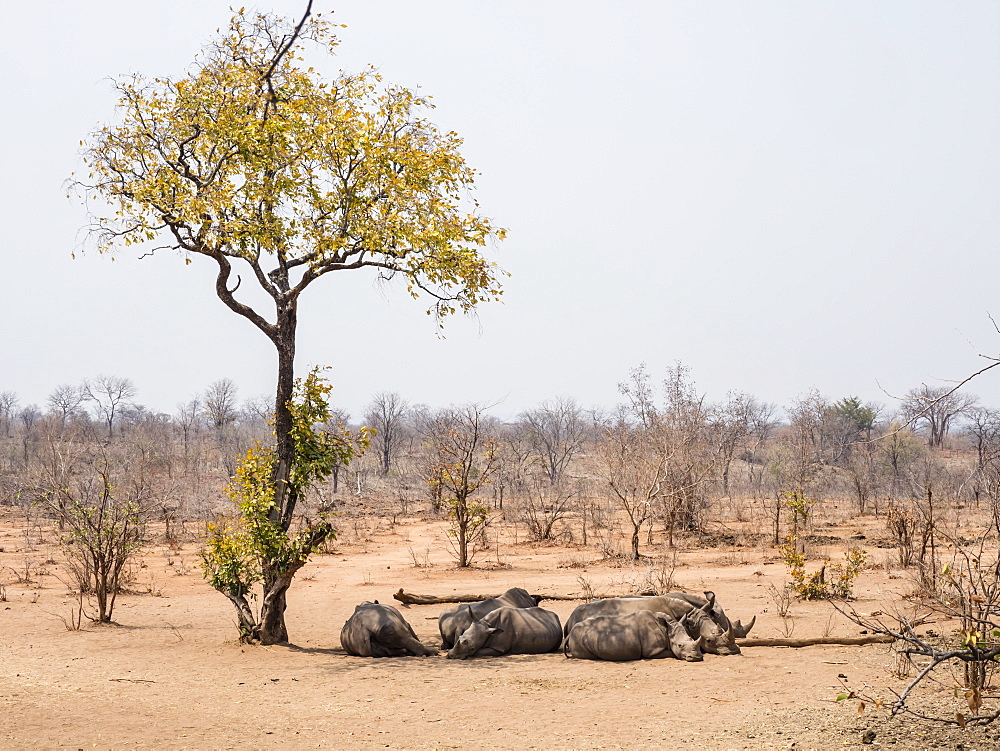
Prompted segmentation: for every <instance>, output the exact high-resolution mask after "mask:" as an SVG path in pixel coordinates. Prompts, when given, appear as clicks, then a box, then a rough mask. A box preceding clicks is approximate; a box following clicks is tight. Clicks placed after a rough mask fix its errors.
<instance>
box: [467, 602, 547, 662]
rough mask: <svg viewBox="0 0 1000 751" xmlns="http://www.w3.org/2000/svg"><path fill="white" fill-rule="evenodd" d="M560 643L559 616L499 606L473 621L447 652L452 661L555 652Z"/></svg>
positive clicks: (529, 609) (536, 609)
mask: <svg viewBox="0 0 1000 751" xmlns="http://www.w3.org/2000/svg"><path fill="white" fill-rule="evenodd" d="M561 642H562V626H561V625H560V624H559V616H558V615H556V614H555V613H553V612H551V611H549V610H545V609H543V608H539V607H533V608H512V607H502V608H497V609H496V610H492V611H490V612H489V613H487V614H486V615H485V616H484V617H483V618H481V619H480V618H475V619H474V620H473V621H472V623H471V624H470V625H469V627H468V628H467V629H465V631H463V632H462V634H461V635H460V636H459V637H458V639H456V640H455V646H453V647H452V648H451V651H449V652H448V657H449V658H451V659H454V660H464V659H466V658H468V657H499V656H500V655H507V654H541V653H543V652H554V651H556V650H557V649H559V644H560V643H561Z"/></svg>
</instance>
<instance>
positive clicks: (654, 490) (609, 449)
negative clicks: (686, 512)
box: [597, 408, 670, 560]
mask: <svg viewBox="0 0 1000 751" xmlns="http://www.w3.org/2000/svg"><path fill="white" fill-rule="evenodd" d="M654 431H655V427H647V426H645V425H643V424H642V422H641V417H640V420H639V421H638V422H636V421H634V420H632V419H631V418H630V415H628V414H627V412H626V410H625V409H624V408H623V409H621V410H619V412H618V414H617V415H616V416H615V417H614V418H613V419H612V420H611V421H609V422H608V423H607V424H605V425H604V436H603V440H602V441H601V442H600V444H598V448H597V453H598V455H599V456H600V459H601V474H602V476H603V478H604V480H605V481H606V482H607V483H608V487H609V488H610V489H611V492H612V494H613V496H614V498H615V500H616V501H617V504H618V506H619V507H620V508H621V509H622V510H623V511H624V512H625V515H626V517H628V520H629V523H630V524H631V527H632V530H631V533H632V534H631V540H632V558H633V560H639V558H640V555H639V539H640V537H641V533H642V528H643V526H644V525H645V524H646V523H647V522H648V521H649V519H650V517H651V516H652V515H653V508H654V507H653V504H654V503H655V502H656V500H657V499H658V498H659V497H660V495H661V493H662V492H663V489H664V482H665V480H666V462H667V461H668V460H669V459H670V456H669V455H668V454H667V453H665V452H667V451H669V449H668V448H667V447H666V446H664V444H663V443H662V442H660V441H657V440H656V435H655V432H654Z"/></svg>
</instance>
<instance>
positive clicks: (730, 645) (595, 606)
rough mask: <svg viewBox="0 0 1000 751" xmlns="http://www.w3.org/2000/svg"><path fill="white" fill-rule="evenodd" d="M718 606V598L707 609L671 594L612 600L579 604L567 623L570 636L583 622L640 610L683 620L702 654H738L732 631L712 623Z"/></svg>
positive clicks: (707, 603) (738, 650)
mask: <svg viewBox="0 0 1000 751" xmlns="http://www.w3.org/2000/svg"><path fill="white" fill-rule="evenodd" d="M714 605H715V597H714V595H713V596H712V598H711V599H710V600H708V601H706V603H705V606H704V607H701V608H696V607H694V606H693V605H691V603H689V602H688V601H687V600H681V599H678V598H676V597H670V596H668V595H661V596H659V597H610V598H608V599H606V600H594V601H593V602H586V603H584V604H583V605H579V606H578V607H577V608H576V610H574V611H573V612H572V614H571V615H570V617H569V619H568V620H567V621H566V629H565V630H566V634H567V635H568V634H569V632H570V630H571V629H572V628H573V626H575V625H576V624H577V623H579V622H580V621H582V620H585V619H586V618H591V617H593V616H596V615H627V614H628V613H636V612H639V611H640V610H650V611H653V612H654V613H666V614H667V615H669V616H671V617H673V618H674V619H676V620H678V621H681V622H682V623H683V624H684V627H685V628H686V629H687V632H688V634H690V636H691V638H692V639H699V638H700V639H703V642H702V651H704V652H708V653H709V654H716V655H738V654H739V653H740V648H739V647H738V646H737V645H736V637H735V636H734V634H733V631H732V629H731V628H730V629H726V630H723V629H722V628H721V627H720V626H719V624H718V623H716V622H715V621H714V620H712V617H711V611H712V608H713V607H714Z"/></svg>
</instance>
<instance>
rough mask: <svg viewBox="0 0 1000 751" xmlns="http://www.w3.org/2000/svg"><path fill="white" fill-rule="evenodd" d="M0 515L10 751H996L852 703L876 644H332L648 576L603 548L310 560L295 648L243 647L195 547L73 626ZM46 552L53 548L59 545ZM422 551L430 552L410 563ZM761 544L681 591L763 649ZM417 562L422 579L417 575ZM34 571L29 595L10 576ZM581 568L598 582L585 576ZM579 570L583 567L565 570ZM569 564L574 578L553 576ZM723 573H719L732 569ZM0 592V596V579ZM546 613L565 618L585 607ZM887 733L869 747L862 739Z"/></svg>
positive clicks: (386, 543)
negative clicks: (465, 654) (715, 649)
mask: <svg viewBox="0 0 1000 751" xmlns="http://www.w3.org/2000/svg"><path fill="white" fill-rule="evenodd" d="M4 519H5V521H0V548H2V549H3V551H2V552H0V567H4V568H3V573H4V574H6V577H5V580H6V581H7V582H8V586H7V601H6V602H0V634H2V636H0V703H2V706H0V747H2V748H12V749H13V748H52V749H55V748H69V749H77V748H81V749H82V748H115V749H117V748H157V749H186V748H191V749H214V748H293V749H295V748H337V749H340V748H344V749H353V748H414V749H431V748H474V747H478V748H545V749H553V748H573V749H577V748H579V749H597V748H628V749H632V748H645V747H650V748H688V747H690V748H710V749H759V748H796V749H808V748H815V749H826V748H852V747H856V748H878V747H889V746H891V747H893V748H918V747H919V748H924V747H931V746H937V745H940V747H946V748H956V747H959V748H966V749H970V748H996V747H998V746H997V741H996V739H995V738H994V736H993V731H992V730H989V731H987V732H986V733H983V732H982V731H978V730H977V731H964V734H963V732H961V731H957V730H956V731H948V732H944V731H939V730H936V729H935V728H927V727H924V726H918V727H915V728H914V727H902V726H900V725H899V724H898V723H896V724H893V723H888V724H887V723H885V722H884V721H883V720H880V719H879V718H877V717H876V716H875V715H872V714H871V713H870V712H868V711H866V712H865V713H864V714H863V715H861V716H858V715H857V711H856V704H855V703H854V702H851V703H850V704H849V705H845V704H844V703H841V704H838V703H836V702H835V701H834V697H835V696H836V695H837V693H838V692H839V690H840V683H839V681H838V678H837V676H838V674H844V675H847V676H848V677H849V679H850V680H851V682H852V684H853V685H860V684H862V683H868V684H872V685H875V686H890V685H896V686H898V685H899V684H898V681H896V679H893V678H891V677H889V666H890V665H891V663H892V656H891V654H890V653H889V652H888V650H887V648H886V647H884V646H866V647H836V646H823V647H811V648H806V649H782V648H763V647H758V648H747V649H745V650H744V653H743V654H742V655H740V656H733V657H718V656H712V655H708V656H706V659H705V661H704V662H703V663H683V662H680V661H677V660H654V661H645V662H633V663H624V664H616V663H598V662H590V661H583V660H570V659H566V658H565V657H564V656H563V655H562V654H550V655H538V656H511V657H502V658H490V659H473V660H468V661H452V660H447V659H445V658H444V656H443V654H442V656H441V657H437V658H412V657H411V658H397V659H382V660H373V659H364V658H356V657H349V656H347V655H345V654H344V652H343V651H342V650H341V649H340V643H339V632H340V628H341V626H342V625H343V623H344V621H345V620H346V619H347V618H348V617H349V616H350V614H351V613H352V612H353V609H354V606H355V605H356V604H358V603H360V602H362V601H364V600H374V599H379V600H380V601H382V602H393V600H392V593H393V592H394V591H396V590H397V589H398V588H399V587H404V588H406V589H407V590H409V591H414V592H419V593H427V594H438V595H442V594H448V593H455V592H469V591H471V592H477V593H478V592H483V593H499V592H501V591H503V590H504V589H506V588H508V587H510V586H522V587H526V588H527V589H529V590H530V591H532V592H535V593H576V592H579V591H580V590H581V581H580V580H579V579H578V577H581V576H582V577H584V578H585V580H586V581H587V582H588V583H589V584H590V585H591V586H593V587H594V589H595V591H596V592H597V593H598V594H602V593H604V594H617V593H624V591H625V590H627V588H628V584H629V583H630V582H638V581H641V578H642V574H643V572H644V569H634V568H627V567H626V568H618V567H612V566H608V565H607V564H604V563H601V562H598V561H596V560H594V561H588V559H587V558H586V557H585V556H590V557H591V558H594V559H596V557H597V556H596V554H594V553H593V551H587V552H586V553H584V552H583V551H580V550H572V549H565V548H559V547H544V546H527V545H519V546H516V547H511V548H509V549H508V550H507V551H506V552H505V553H504V554H503V561H504V562H505V563H506V564H507V567H504V568H493V569H488V568H479V569H473V570H466V571H459V570H456V569H455V568H454V567H453V564H452V561H451V558H450V556H449V554H448V551H447V549H446V548H445V547H444V545H443V543H442V542H441V541H442V540H443V534H442V530H441V527H440V525H439V524H434V523H428V522H418V521H414V522H412V523H409V524H407V525H405V526H398V527H396V528H395V530H392V531H385V532H382V533H380V534H376V535H374V536H372V538H371V539H370V540H366V541H355V542H352V543H351V544H346V543H340V544H339V548H338V551H337V552H336V553H335V554H332V555H317V556H316V557H315V559H314V561H313V562H311V563H310V564H309V565H308V566H307V567H306V568H305V569H303V571H302V572H301V573H300V577H299V580H298V581H296V583H295V584H294V585H293V587H292V589H291V591H290V597H289V607H288V613H287V623H288V628H289V633H290V635H291V638H292V640H293V644H290V645H288V646H275V647H243V646H240V645H239V644H238V643H237V642H236V641H235V640H234V634H235V630H234V625H233V623H234V621H233V617H232V613H231V606H230V604H229V603H228V601H226V600H225V599H224V598H223V597H222V596H221V595H219V594H218V593H216V592H214V591H213V590H212V589H210V588H209V587H208V585H207V584H206V583H205V582H204V580H203V579H202V577H201V575H200V572H199V570H198V568H197V565H196V563H197V558H196V549H195V546H194V545H189V546H185V547H184V548H183V549H181V550H170V549H167V548H164V547H154V548H153V549H151V550H150V552H148V554H147V555H146V558H145V568H143V569H141V570H140V571H139V572H138V574H137V580H136V583H137V585H142V586H145V587H147V588H151V589H153V590H154V592H155V593H156V594H154V595H149V594H147V595H142V596H139V595H132V596H126V597H122V598H121V599H120V601H119V604H118V606H117V608H116V610H115V614H114V616H115V620H116V621H117V625H112V626H101V627H98V626H95V625H93V624H87V623H86V622H85V625H84V629H83V630H79V631H72V630H68V629H67V627H66V625H65V622H66V621H67V620H68V618H69V614H70V612H71V610H72V608H73V605H74V599H73V598H72V597H71V596H70V595H69V594H68V591H67V587H66V586H65V585H64V584H63V583H62V582H61V581H60V580H59V579H58V578H56V576H55V575H54V574H58V573H59V566H58V564H56V563H55V562H50V563H45V560H46V559H49V560H51V561H55V560H57V559H58V557H59V556H58V553H57V552H56V549H55V548H54V547H52V546H47V545H46V544H44V543H43V544H34V543H32V542H31V540H30V539H29V540H28V542H27V543H26V541H25V536H24V534H23V531H22V530H20V529H18V528H17V527H16V523H15V522H16V520H15V519H14V518H12V517H10V516H7V517H5V518H4ZM49 537H50V539H51V533H50V535H49ZM411 550H413V551H419V553H417V554H416V556H414V555H413V554H411V552H410V551H411ZM767 554H769V551H767V550H759V549H758V550H754V549H751V550H747V551H744V552H740V553H739V554H733V553H732V551H728V552H727V551H720V550H714V551H713V550H708V551H705V550H692V551H687V552H684V553H683V554H682V555H681V562H682V565H681V567H680V568H678V569H677V572H676V578H677V580H678V582H679V583H680V584H681V585H683V586H684V587H686V588H688V589H690V590H693V591H701V590H703V589H712V590H714V591H715V592H716V593H717V594H718V597H719V601H720V603H722V604H723V605H724V607H725V608H726V610H727V612H729V613H730V614H731V615H732V616H734V617H740V618H743V619H744V621H746V620H747V619H749V617H750V616H752V615H757V618H758V627H757V628H756V629H755V635H758V636H778V635H781V629H780V619H779V618H778V617H777V616H776V615H775V613H774V603H773V602H772V601H771V599H770V596H769V595H768V590H767V585H768V583H774V584H776V585H778V586H781V585H782V584H783V583H784V570H783V566H781V564H780V563H773V562H771V563H767V562H765V560H764V558H765V556H766V555H767ZM414 557H417V558H418V559H419V560H420V561H421V563H424V562H427V563H430V564H431V565H430V566H429V567H426V566H422V567H417V566H415V565H414ZM26 560H28V561H32V560H33V561H35V562H36V563H37V565H38V566H39V567H40V568H41V569H43V570H47V571H48V572H49V573H48V574H45V573H36V572H35V571H32V578H33V579H34V580H35V583H32V584H25V583H15V582H14V575H13V573H12V571H13V570H16V569H19V568H20V569H21V570H23V568H24V562H25V561H26ZM585 561H586V565H585V566H584V565H583V564H584V562H585ZM567 563H573V564H574V566H572V567H567V566H566V564H567ZM560 564H562V565H561V566H560ZM723 564H725V565H723ZM3 580H4V579H3V578H0V581H3ZM899 585H900V582H899V581H890V580H889V579H888V578H887V577H886V575H885V574H884V573H881V572H872V573H869V574H866V576H865V579H864V581H863V582H862V583H861V586H860V587H859V589H858V591H859V594H860V599H859V601H858V602H857V603H855V604H856V607H857V608H858V609H859V610H861V611H864V610H871V609H875V608H876V607H879V606H880V605H879V603H880V598H881V597H882V596H883V595H882V593H883V592H884V591H889V589H890V588H891V587H892V586H896V587H897V588H898V586H899ZM542 604H543V606H545V607H548V608H550V609H552V610H554V611H556V612H557V613H558V614H559V616H560V618H563V619H565V617H566V616H567V615H569V613H570V612H571V611H572V609H573V607H574V606H575V605H576V604H577V603H575V602H561V601H550V602H543V603H542ZM442 609H443V608H442V607H441V606H414V607H409V608H405V607H404V608H401V611H402V612H403V614H404V616H405V617H406V618H407V620H408V621H409V622H410V623H411V624H412V625H413V627H414V629H415V630H416V632H417V635H418V636H419V637H420V638H421V639H422V640H423V641H425V642H426V643H429V644H433V645H438V644H439V643H440V637H439V635H438V633H437V623H436V617H437V615H438V614H439V613H440V612H441V610H442ZM793 613H794V614H795V618H794V622H795V632H794V635H795V636H817V635H821V634H822V633H823V632H824V631H829V632H831V633H832V634H834V635H856V634H857V627H855V626H853V625H851V624H849V623H848V622H846V621H844V620H841V619H839V616H838V617H833V619H832V621H831V617H832V616H831V613H832V610H831V609H830V607H829V606H828V605H826V604H823V603H796V604H795V605H793ZM867 729H872V730H874V731H875V732H876V740H875V743H874V744H871V745H863V744H862V734H863V732H864V731H865V730H867Z"/></svg>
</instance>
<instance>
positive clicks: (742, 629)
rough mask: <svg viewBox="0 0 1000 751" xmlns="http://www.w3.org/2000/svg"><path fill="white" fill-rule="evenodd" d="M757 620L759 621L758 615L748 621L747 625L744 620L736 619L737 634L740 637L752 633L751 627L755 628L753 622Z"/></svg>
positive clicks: (735, 628)
mask: <svg viewBox="0 0 1000 751" xmlns="http://www.w3.org/2000/svg"><path fill="white" fill-rule="evenodd" d="M756 622H757V616H754V617H753V618H751V619H750V623H748V624H747V625H746V626H744V625H743V622H742V621H739V620H738V621H736V625H735V627H734V630H735V631H736V636H737V637H738V638H740V639H742V638H743V637H745V636H746V635H747V634H749V633H750V629H752V628H753V624H755V623H756Z"/></svg>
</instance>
